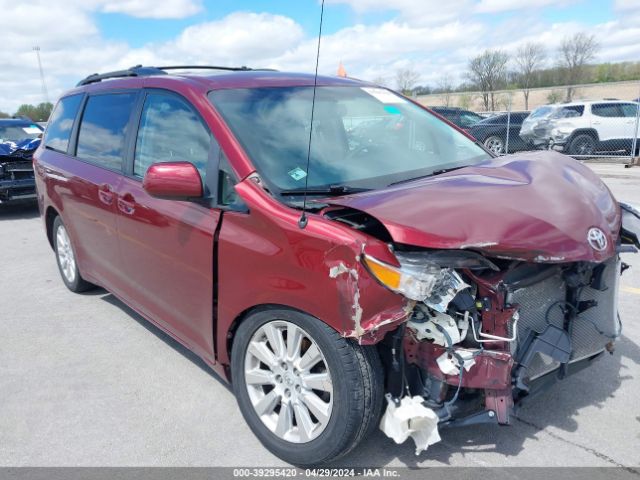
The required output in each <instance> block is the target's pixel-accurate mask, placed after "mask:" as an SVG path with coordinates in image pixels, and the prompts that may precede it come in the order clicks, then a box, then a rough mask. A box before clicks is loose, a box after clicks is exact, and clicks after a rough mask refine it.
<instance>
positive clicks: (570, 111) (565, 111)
mask: <svg viewBox="0 0 640 480" xmlns="http://www.w3.org/2000/svg"><path fill="white" fill-rule="evenodd" d="M583 113H584V105H571V106H568V107H562V108H561V109H560V110H558V112H557V113H556V114H555V115H554V118H575V117H581V116H582V114H583Z"/></svg>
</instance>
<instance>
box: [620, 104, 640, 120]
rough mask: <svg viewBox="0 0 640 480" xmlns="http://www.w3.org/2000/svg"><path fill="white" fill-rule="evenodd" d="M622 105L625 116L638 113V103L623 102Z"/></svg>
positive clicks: (633, 115) (632, 115)
mask: <svg viewBox="0 0 640 480" xmlns="http://www.w3.org/2000/svg"><path fill="white" fill-rule="evenodd" d="M621 106H622V112H623V113H624V116H625V117H635V116H636V115H637V114H638V104H636V103H623V104H622V105H621Z"/></svg>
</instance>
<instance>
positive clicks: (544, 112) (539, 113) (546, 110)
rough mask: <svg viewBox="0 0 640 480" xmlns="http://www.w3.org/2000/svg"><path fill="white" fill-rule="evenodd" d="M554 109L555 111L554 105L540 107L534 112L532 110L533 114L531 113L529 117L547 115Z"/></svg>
mask: <svg viewBox="0 0 640 480" xmlns="http://www.w3.org/2000/svg"><path fill="white" fill-rule="evenodd" d="M552 111H553V108H552V107H538V108H536V109H535V110H534V111H533V112H531V115H529V118H540V117H544V116H545V115H548V114H549V113H551V112H552Z"/></svg>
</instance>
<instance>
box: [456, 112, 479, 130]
mask: <svg viewBox="0 0 640 480" xmlns="http://www.w3.org/2000/svg"><path fill="white" fill-rule="evenodd" d="M480 120H482V117H481V116H480V115H476V114H475V113H472V112H463V113H461V114H460V126H461V127H470V126H471V125H475V124H476V123H478V122H479V121H480Z"/></svg>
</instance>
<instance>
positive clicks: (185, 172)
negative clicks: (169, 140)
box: [142, 162, 202, 200]
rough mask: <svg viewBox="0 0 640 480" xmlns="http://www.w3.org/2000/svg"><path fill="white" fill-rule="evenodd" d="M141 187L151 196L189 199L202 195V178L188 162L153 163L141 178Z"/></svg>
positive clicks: (168, 198)
mask: <svg viewBox="0 0 640 480" xmlns="http://www.w3.org/2000/svg"><path fill="white" fill-rule="evenodd" d="M142 188H144V190H145V191H146V192H147V193H148V194H149V195H151V196H152V197H157V198H164V199H167V200H189V199H193V198H200V197H202V179H201V178H200V173H199V172H198V169H197V168H196V167H195V166H194V165H193V164H192V163H189V162H166V163H154V164H153V165H151V166H150V167H149V169H148V170H147V173H146V174H145V176H144V178H143V180H142Z"/></svg>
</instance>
